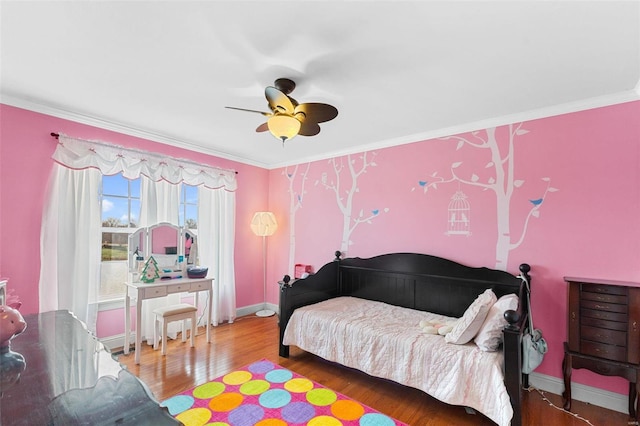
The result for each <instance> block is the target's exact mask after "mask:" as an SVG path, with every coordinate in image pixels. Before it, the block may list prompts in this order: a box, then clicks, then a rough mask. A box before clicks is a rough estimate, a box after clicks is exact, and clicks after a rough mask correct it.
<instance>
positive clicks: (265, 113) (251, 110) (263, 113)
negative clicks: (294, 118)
mask: <svg viewBox="0 0 640 426" xmlns="http://www.w3.org/2000/svg"><path fill="white" fill-rule="evenodd" d="M225 108H228V109H235V110H238V111H246V112H257V113H258V114H262V115H264V116H266V117H269V116H271V115H272V114H271V113H270V112H264V111H257V110H255V109H246V108H237V107H230V106H226V107H225Z"/></svg>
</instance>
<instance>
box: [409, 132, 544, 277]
mask: <svg viewBox="0 0 640 426" xmlns="http://www.w3.org/2000/svg"><path fill="white" fill-rule="evenodd" d="M528 132H529V131H528V130H525V129H523V128H522V123H519V124H515V125H514V124H511V125H509V140H508V141H507V142H508V143H507V144H506V146H507V149H506V153H501V152H500V148H499V146H498V141H497V139H496V128H495V127H492V128H489V129H486V130H485V131H484V133H481V132H479V131H476V132H472V133H471V137H470V138H468V137H464V136H449V137H446V138H443V139H444V140H454V141H457V142H458V144H457V146H456V150H459V149H461V148H462V147H464V146H465V145H468V146H470V147H472V148H477V149H481V150H488V152H489V155H490V161H489V162H487V163H486V165H485V166H484V168H485V169H492V170H493V171H494V173H495V175H494V176H492V177H489V178H488V179H487V181H486V182H481V181H480V177H479V176H478V175H477V174H475V173H473V174H471V176H470V177H469V178H465V177H462V176H460V175H459V174H457V173H456V169H458V168H459V167H460V166H461V165H462V162H454V163H453V164H452V165H451V167H450V170H449V173H450V176H449V177H446V178H445V177H442V176H438V173H437V172H435V173H433V174H432V175H431V177H430V178H429V179H427V180H420V181H418V184H419V186H420V187H421V188H422V189H423V192H424V193H426V192H427V191H428V190H429V189H430V188H431V189H437V188H438V185H444V184H448V183H451V182H457V183H458V184H464V185H469V186H474V187H478V188H482V189H483V190H491V191H493V192H494V193H495V194H496V203H497V225H498V235H497V243H496V266H495V268H496V269H502V270H506V268H507V263H508V260H509V252H510V251H511V250H513V249H515V248H517V247H519V246H520V245H521V244H522V242H523V241H524V238H525V235H526V233H527V230H528V229H529V222H530V219H531V218H532V217H535V218H537V217H539V216H540V207H541V206H542V204H543V203H544V201H545V199H546V197H547V195H548V194H549V193H551V192H555V191H557V189H556V188H553V187H552V186H551V179H550V178H548V177H544V178H542V180H543V181H545V182H546V183H547V185H546V189H545V191H544V192H543V193H542V194H541V196H540V197H539V198H536V199H531V200H529V202H530V203H531V208H530V210H529V212H528V214H527V216H526V217H525V219H524V225H523V228H522V232H521V234H520V236H519V237H518V238H512V235H511V227H510V220H511V216H510V213H511V197H512V196H513V193H514V191H515V190H516V189H518V188H520V187H522V185H523V184H524V183H525V182H524V180H522V179H516V178H515V147H514V143H515V140H516V138H517V137H518V136H522V135H525V134H527V133H528ZM414 189H415V188H414Z"/></svg>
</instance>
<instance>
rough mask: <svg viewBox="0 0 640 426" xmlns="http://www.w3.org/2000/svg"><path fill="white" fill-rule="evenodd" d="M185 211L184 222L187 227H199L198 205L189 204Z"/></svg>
mask: <svg viewBox="0 0 640 426" xmlns="http://www.w3.org/2000/svg"><path fill="white" fill-rule="evenodd" d="M185 211H186V220H185V222H184V226H185V228H188V229H197V228H198V206H192V205H187V206H186V209H185Z"/></svg>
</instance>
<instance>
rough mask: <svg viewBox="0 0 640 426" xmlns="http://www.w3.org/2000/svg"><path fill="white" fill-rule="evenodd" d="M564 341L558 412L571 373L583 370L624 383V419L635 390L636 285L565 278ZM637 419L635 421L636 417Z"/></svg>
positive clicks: (639, 385)
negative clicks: (626, 387) (626, 392)
mask: <svg viewBox="0 0 640 426" xmlns="http://www.w3.org/2000/svg"><path fill="white" fill-rule="evenodd" d="M564 280H565V281H566V282H567V284H568V303H569V306H568V308H569V310H568V313H569V319H568V342H565V344H564V361H563V363H562V370H563V376H564V386H565V391H564V393H563V399H564V408H565V409H567V410H569V409H570V408H571V371H572V369H573V368H578V369H579V368H586V369H588V370H591V371H593V372H594V373H598V374H602V375H605V376H619V377H623V378H625V379H626V380H628V381H629V414H630V415H631V416H632V417H636V412H637V410H636V409H635V401H636V398H637V395H638V391H639V390H640V374H639V373H640V283H631V282H623V281H611V280H595V279H590V278H577V277H565V278H564ZM636 419H637V417H636Z"/></svg>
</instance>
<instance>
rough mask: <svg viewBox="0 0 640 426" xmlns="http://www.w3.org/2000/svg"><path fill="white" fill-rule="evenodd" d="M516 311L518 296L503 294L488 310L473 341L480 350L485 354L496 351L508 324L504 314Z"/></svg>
mask: <svg viewBox="0 0 640 426" xmlns="http://www.w3.org/2000/svg"><path fill="white" fill-rule="evenodd" d="M509 309H513V310H514V311H515V310H517V309H518V296H517V295H515V294H505V295H504V296H502V297H501V298H500V299H498V301H497V302H496V303H495V304H494V305H493V306H492V307H491V309H489V313H488V314H487V318H486V319H485V320H484V323H482V327H480V331H478V334H476V337H475V339H474V340H473V341H474V342H475V343H476V345H478V347H479V348H480V349H482V350H483V351H486V352H494V351H496V350H498V347H500V344H501V343H502V329H503V328H504V327H505V326H506V325H507V324H508V323H507V320H506V319H504V312H505V311H507V310H509Z"/></svg>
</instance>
